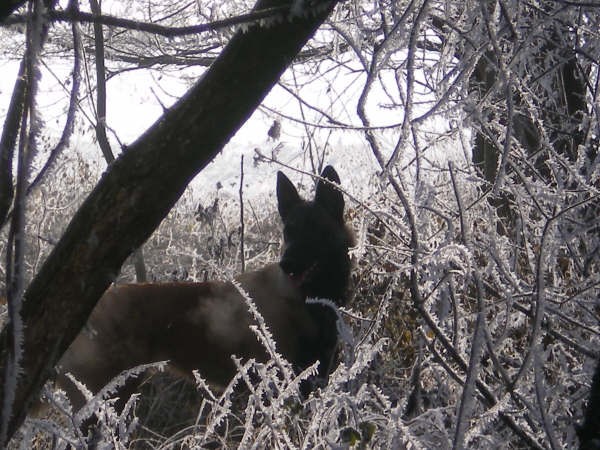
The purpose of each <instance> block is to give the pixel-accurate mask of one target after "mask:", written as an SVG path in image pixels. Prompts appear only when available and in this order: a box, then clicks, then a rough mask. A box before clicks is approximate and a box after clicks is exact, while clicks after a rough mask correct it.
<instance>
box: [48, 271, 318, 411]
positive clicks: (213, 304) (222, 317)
mask: <svg viewBox="0 0 600 450" xmlns="http://www.w3.org/2000/svg"><path fill="white" fill-rule="evenodd" d="M237 281H238V282H239V284H240V285H241V287H242V288H243V289H244V291H246V292H247V293H248V294H249V296H250V297H251V298H252V300H253V302H254V304H255V305H256V307H257V309H258V311H259V312H260V313H261V315H262V316H263V318H264V319H265V321H266V323H267V324H268V326H269V329H270V330H271V332H272V334H273V337H274V339H275V341H276V342H277V346H278V347H277V350H278V351H279V352H280V353H281V354H283V355H284V356H285V357H286V358H287V359H288V360H290V361H296V360H297V359H298V354H299V352H300V346H302V345H303V344H305V342H307V341H308V342H310V341H312V340H314V338H315V336H316V334H317V330H316V324H315V323H314V321H313V319H312V317H311V316H310V315H309V313H308V311H307V310H306V308H305V307H304V298H303V297H302V294H301V293H300V292H299V290H298V289H297V288H296V286H294V284H293V283H292V281H291V280H290V278H289V277H288V276H287V275H286V274H285V273H284V272H283V271H282V270H281V268H280V267H279V265H277V264H271V265H268V266H266V267H264V268H262V269H261V270H257V271H255V272H247V273H244V274H242V275H240V276H239V277H238V278H237ZM124 317H126V318H127V320H123V319H122V318H124ZM253 322H254V320H253V318H252V317H251V315H250V313H249V311H248V307H247V304H246V302H245V301H244V299H243V297H242V296H241V294H240V292H239V291H238V289H237V288H236V287H235V286H234V285H233V284H232V283H226V282H210V283H180V282H179V283H147V284H126V285H121V286H114V287H111V288H110V289H109V290H108V291H107V292H106V293H105V294H104V296H103V297H102V298H101V299H100V301H99V302H98V304H97V305H96V308H95V309H94V311H93V312H92V314H91V316H90V319H89V321H88V324H87V326H86V328H85V329H84V331H83V332H82V333H80V334H79V336H78V337H77V338H76V339H75V341H73V343H72V344H71V346H70V347H69V349H68V350H67V351H66V352H65V354H64V355H63V357H62V358H61V360H60V362H59V364H58V370H59V375H58V377H57V382H58V383H59V385H60V386H61V387H62V388H63V389H65V390H66V391H67V393H68V395H69V397H70V398H71V399H72V400H73V401H75V403H76V406H77V407H79V406H81V405H82V401H83V398H82V397H81V394H80V393H79V392H78V391H77V390H76V389H75V387H74V386H73V385H72V383H71V381H70V380H69V379H68V378H67V377H66V373H67V372H69V373H71V374H72V375H74V376H75V378H77V379H78V380H81V381H83V382H84V383H85V384H86V385H87V387H88V388H89V389H91V390H92V392H97V391H98V390H100V389H101V388H102V387H103V386H104V385H105V384H106V383H108V382H109V381H110V380H111V379H112V378H113V377H115V376H116V375H118V374H119V373H120V372H121V371H123V370H126V369H128V368H131V367H134V366H136V365H140V364H145V363H149V362H153V361H162V360H169V362H170V364H169V366H170V368H171V369H172V370H174V371H176V372H178V373H179V374H182V375H184V376H191V371H192V370H194V369H198V370H199V372H200V373H201V374H202V376H203V377H205V378H206V379H207V380H208V381H209V382H210V383H213V384H215V385H223V384H226V383H227V381H228V380H229V379H230V378H231V377H232V375H233V373H234V365H233V363H232V361H231V357H230V355H232V354H234V355H236V356H239V357H242V358H244V359H247V358H256V359H259V360H261V359H265V357H266V354H265V349H264V348H263V347H262V345H261V344H260V343H259V342H258V340H257V338H256V336H255V335H254V333H253V332H252V331H251V330H250V328H249V325H250V324H251V323H253ZM291 330H293V332H290V331H291Z"/></svg>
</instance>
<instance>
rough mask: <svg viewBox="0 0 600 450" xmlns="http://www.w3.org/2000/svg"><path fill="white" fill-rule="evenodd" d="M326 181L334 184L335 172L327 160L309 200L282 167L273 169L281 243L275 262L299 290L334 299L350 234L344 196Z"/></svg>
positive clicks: (341, 286) (342, 286)
mask: <svg viewBox="0 0 600 450" xmlns="http://www.w3.org/2000/svg"><path fill="white" fill-rule="evenodd" d="M325 180H328V181H325ZM332 183H335V184H336V185H339V183H340V178H339V176H338V174H337V172H336V171H335V170H334V169H333V167H331V166H327V167H326V168H325V169H324V170H323V172H322V173H321V179H320V180H319V181H318V183H317V187H316V191H315V198H314V200H313V201H310V202H309V201H305V200H303V199H302V198H301V197H300V195H299V194H298V191H297V190H296V188H295V187H294V185H293V184H292V182H291V181H290V180H289V179H288V178H287V177H286V176H285V175H284V174H283V173H281V172H279V173H278V174H277V201H278V208H279V214H280V215H281V219H282V221H283V227H284V228H283V238H284V244H285V245H284V251H283V255H282V258H281V261H280V263H279V264H280V266H281V268H282V269H283V271H284V272H285V273H287V274H288V276H289V277H290V278H291V279H292V281H293V282H294V284H295V285H296V286H298V288H299V289H300V290H301V291H302V292H303V294H304V295H306V296H308V297H317V298H327V299H330V300H333V301H335V302H336V303H338V304H340V303H343V299H344V297H345V290H346V285H347V283H348V277H349V273H350V260H349V257H348V247H349V246H350V243H351V238H350V234H349V232H348V230H347V228H346V225H345V223H344V197H343V196H342V193H341V192H340V191H339V190H338V189H337V188H336V187H334V185H333V184H332Z"/></svg>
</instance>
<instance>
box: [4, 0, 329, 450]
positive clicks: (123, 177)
mask: <svg viewBox="0 0 600 450" xmlns="http://www.w3.org/2000/svg"><path fill="white" fill-rule="evenodd" d="M334 4H335V1H321V2H317V3H316V4H315V3H311V5H312V6H313V9H312V11H310V12H309V11H295V10H290V8H289V4H288V3H287V2H285V1H284V0H281V1H262V0H261V1H259V3H258V4H257V6H256V9H262V8H278V10H279V11H281V12H280V13H279V14H278V15H277V18H276V19H273V21H271V22H270V23H268V24H267V25H266V26H260V25H254V26H252V27H250V28H249V29H248V30H247V31H245V32H238V33H237V34H236V35H235V36H234V37H233V38H232V40H231V41H230V42H229V44H228V45H227V46H226V47H225V49H224V50H223V52H222V53H221V55H220V56H219V57H218V58H217V60H216V61H215V62H214V64H213V65H212V66H211V67H210V68H209V70H208V71H207V72H206V73H205V74H204V75H203V76H202V78H201V80H200V81H199V82H198V83H197V84H196V85H195V86H194V87H193V88H192V89H191V90H190V91H189V92H188V93H187V94H186V95H185V96H184V97H183V98H182V99H181V100H180V101H179V102H177V104H175V105H174V106H173V107H172V108H171V109H169V110H168V111H167V112H166V113H165V114H164V115H163V116H162V117H161V118H160V119H159V120H158V121H157V122H156V123H155V124H154V125H152V126H151V127H150V128H149V129H148V130H147V131H146V132H145V133H144V134H143V135H142V136H141V137H140V138H139V139H138V140H137V141H136V142H135V143H133V144H132V145H131V146H129V147H128V148H127V149H126V150H125V151H124V152H123V154H122V155H121V156H120V157H119V158H118V159H117V160H116V161H115V162H114V163H113V164H112V165H111V166H110V167H109V169H108V170H107V172H106V173H105V174H104V176H103V177H102V179H101V180H100V182H99V183H98V185H97V186H96V188H95V189H94V190H93V191H92V193H91V194H90V195H89V197H88V198H87V199H86V200H85V202H84V203H83V204H82V206H81V207H80V208H79V210H78V211H77V213H76V215H75V216H74V217H73V219H72V221H71V223H70V224H69V226H68V228H67V230H66V231H65V233H64V235H63V237H62V238H61V240H60V241H59V243H58V244H57V245H56V247H55V248H54V249H53V251H52V253H51V254H50V255H49V256H48V259H47V260H46V261H45V263H44V265H43V267H42V268H41V270H40V271H39V273H38V274H37V275H36V277H35V278H34V280H33V281H32V282H31V284H30V285H29V287H28V289H27V290H26V292H25V302H24V304H23V309H22V320H23V323H24V336H23V350H24V357H23V361H22V375H21V377H20V378H19V381H18V386H17V390H16V397H15V401H14V406H13V409H12V415H11V418H10V426H9V431H8V437H7V438H8V439H10V437H11V436H12V435H13V434H14V432H15V430H16V429H17V428H18V426H19V425H20V424H21V422H22V420H23V418H24V416H25V413H26V411H27V407H28V405H29V404H30V403H31V402H32V401H33V400H34V399H35V398H36V397H37V396H38V394H39V390H40V388H41V386H42V385H43V383H44V382H45V380H46V379H47V377H48V375H49V373H50V370H51V368H52V367H53V366H54V364H55V363H56V362H57V360H58V359H59V357H60V356H61V355H62V353H63V352H64V351H65V350H66V348H67V347H68V346H69V344H70V342H71V341H72V340H73V339H74V337H75V336H76V335H77V333H78V332H79V330H80V329H81V327H82V326H83V324H84V323H85V321H86V320H87V317H88V315H89V314H90V312H91V310H92V309H93V307H94V306H95V304H96V301H97V300H98V298H99V297H100V296H101V295H102V293H103V292H104V291H105V289H106V288H107V287H108V286H109V284H110V283H111V282H112V281H113V280H114V278H115V277H116V275H117V274H118V272H119V268H120V266H121V264H122V263H123V262H124V260H125V259H126V258H127V256H129V255H130V254H131V253H132V251H134V250H135V249H136V248H137V247H139V246H140V245H141V244H142V243H143V242H144V241H145V240H146V239H147V238H148V237H149V236H150V234H151V233H152V232H153V230H154V229H155V228H156V227H157V226H158V224H159V223H160V221H161V220H162V219H163V218H164V217H165V215H166V214H167V213H168V211H169V210H170V208H171V207H172V206H173V205H174V203H175V202H176V201H177V199H178V198H179V197H180V196H181V194H182V192H183V191H184V189H185V187H186V186H187V184H188V182H189V181H190V180H191V179H192V178H193V177H194V176H195V175H196V174H197V173H198V172H199V171H200V170H201V169H202V168H203V167H204V166H206V164H208V162H210V161H211V159H212V158H214V156H215V155H216V154H217V153H218V152H219V151H220V150H221V149H222V147H223V146H224V145H225V143H226V142H227V141H228V140H229V139H230V138H231V136H232V135H233V134H234V133H235V132H236V130H237V129H239V128H240V126H241V125H242V124H243V123H244V122H245V120H246V119H247V118H248V117H249V116H250V114H251V113H252V112H253V111H254V109H255V108H256V107H257V106H258V105H259V103H260V102H261V101H262V99H263V98H264V96H265V95H266V94H267V93H268V92H269V90H270V89H271V87H272V86H273V85H274V83H275V82H276V81H277V80H278V78H279V77H280V75H281V74H282V72H283V71H284V70H285V69H286V67H287V66H288V65H289V64H290V62H291V61H292V59H293V58H294V56H295V55H296V54H297V53H298V51H299V50H300V49H301V48H302V46H303V45H304V44H305V43H306V41H307V40H308V39H309V38H310V37H311V36H312V35H313V33H314V32H315V30H316V29H317V27H318V26H319V25H320V24H321V23H322V22H323V20H325V18H326V17H327V16H328V14H329V12H330V11H331V10H332V8H333V6H334ZM286 5H287V6H286ZM282 8H283V9H282ZM0 339H1V344H2V354H1V356H0V366H1V367H0V370H1V372H2V373H3V374H4V373H5V370H4V368H5V366H6V364H7V361H9V356H10V354H9V350H8V349H9V348H10V346H9V344H10V340H11V339H12V336H9V334H8V333H7V331H6V328H5V329H4V330H3V332H2V335H1V336H0ZM1 386H2V387H0V389H1V392H2V399H4V397H5V394H6V392H4V383H2V385H1ZM2 444H6V443H5V442H4V443H2Z"/></svg>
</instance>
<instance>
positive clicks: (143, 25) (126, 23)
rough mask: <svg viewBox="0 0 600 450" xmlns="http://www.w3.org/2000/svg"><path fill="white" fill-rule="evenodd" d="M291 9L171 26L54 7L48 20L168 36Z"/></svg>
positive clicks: (19, 19)
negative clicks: (55, 8)
mask: <svg viewBox="0 0 600 450" xmlns="http://www.w3.org/2000/svg"><path fill="white" fill-rule="evenodd" d="M286 11H289V6H287V5H285V6H275V7H271V8H265V9H260V10H256V11H252V12H249V13H245V14H240V15H238V16H235V17H231V18H227V19H221V20H215V21H213V22H209V23H202V24H198V25H189V26H184V27H169V26H164V25H159V24H157V23H149V22H140V21H138V20H132V19H123V18H121V17H115V16H109V15H102V14H95V13H88V12H83V11H74V10H71V9H67V10H64V11H50V12H48V14H47V20H48V21H50V22H73V21H75V22H81V23H91V24H94V25H106V26H111V27H117V28H123V29H126V30H132V31H142V32H144V33H151V34H157V35H159V36H164V37H176V36H186V35H192V34H199V33H206V32H208V31H217V30H221V29H226V28H231V27H234V26H236V25H251V24H254V23H257V22H259V21H261V20H264V19H278V18H280V19H282V18H283V17H284V15H283V14H284V13H285V12H286ZM26 21H27V15H14V16H11V17H10V18H8V19H7V20H5V21H4V24H5V25H13V24H18V23H25V22H26Z"/></svg>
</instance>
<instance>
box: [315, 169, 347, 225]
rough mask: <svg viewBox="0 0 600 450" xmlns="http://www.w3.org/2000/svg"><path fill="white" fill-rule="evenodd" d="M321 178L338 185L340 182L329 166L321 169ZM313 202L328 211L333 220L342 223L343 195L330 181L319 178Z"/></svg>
mask: <svg viewBox="0 0 600 450" xmlns="http://www.w3.org/2000/svg"><path fill="white" fill-rule="evenodd" d="M321 178H325V179H326V180H329V181H331V182H333V183H335V184H338V185H339V184H340V177H339V175H338V174H337V172H336V171H335V169H334V168H333V167H331V166H327V167H325V169H323V172H322V173H321ZM315 203H317V204H319V205H321V206H322V207H323V208H324V209H325V210H327V211H329V212H330V213H331V215H332V216H333V218H334V219H335V220H337V221H338V222H340V223H344V196H343V195H342V193H341V192H340V191H339V190H338V189H336V188H334V187H333V186H332V185H331V184H330V183H327V182H325V181H323V180H319V182H318V183H317V190H316V192H315Z"/></svg>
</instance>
